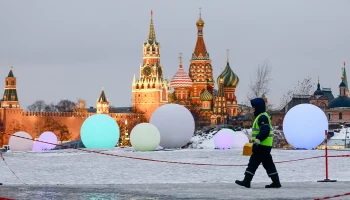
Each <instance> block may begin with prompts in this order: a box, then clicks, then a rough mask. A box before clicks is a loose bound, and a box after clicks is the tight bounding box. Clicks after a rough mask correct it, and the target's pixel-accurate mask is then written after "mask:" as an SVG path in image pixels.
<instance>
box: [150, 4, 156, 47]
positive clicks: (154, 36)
mask: <svg viewBox="0 0 350 200" xmlns="http://www.w3.org/2000/svg"><path fill="white" fill-rule="evenodd" d="M148 42H149V43H153V42H156V33H155V31H154V25H153V11H152V10H151V22H150V25H149V31H148Z"/></svg>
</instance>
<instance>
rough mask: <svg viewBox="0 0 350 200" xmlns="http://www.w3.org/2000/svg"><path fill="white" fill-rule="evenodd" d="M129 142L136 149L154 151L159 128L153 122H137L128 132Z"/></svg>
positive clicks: (157, 143) (158, 140)
mask: <svg viewBox="0 0 350 200" xmlns="http://www.w3.org/2000/svg"><path fill="white" fill-rule="evenodd" d="M130 143H131V145H132V147H133V148H134V149H135V150H136V151H154V150H156V148H157V147H158V145H159V143H160V133H159V130H158V129H157V127H156V126H154V125H153V124H149V123H142V124H138V125H137V126H135V127H134V128H133V129H132V131H131V133H130Z"/></svg>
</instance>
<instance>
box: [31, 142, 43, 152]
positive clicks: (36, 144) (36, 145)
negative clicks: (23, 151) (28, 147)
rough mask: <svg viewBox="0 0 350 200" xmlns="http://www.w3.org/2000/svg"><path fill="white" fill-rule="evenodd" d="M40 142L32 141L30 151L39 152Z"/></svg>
mask: <svg viewBox="0 0 350 200" xmlns="http://www.w3.org/2000/svg"><path fill="white" fill-rule="evenodd" d="M41 150H42V149H41V146H40V142H37V141H34V143H33V149H32V151H41Z"/></svg>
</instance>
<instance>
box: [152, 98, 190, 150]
mask: <svg viewBox="0 0 350 200" xmlns="http://www.w3.org/2000/svg"><path fill="white" fill-rule="evenodd" d="M150 123H151V124H153V125H155V126H156V127H157V128H158V130H159V133H160V144H159V145H160V146H162V147H164V148H181V147H183V146H185V145H186V144H187V143H188V142H189V141H190V139H191V138H192V136H193V133H194V119H193V116H192V114H191V112H190V111H189V110H188V109H187V108H185V107H184V106H181V105H179V104H165V105H163V106H161V107H159V108H158V109H157V110H155V111H154V113H153V114H152V117H151V120H150Z"/></svg>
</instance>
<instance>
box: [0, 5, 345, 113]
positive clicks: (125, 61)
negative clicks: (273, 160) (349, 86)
mask: <svg viewBox="0 0 350 200" xmlns="http://www.w3.org/2000/svg"><path fill="white" fill-rule="evenodd" d="M199 7H202V17H203V20H204V21H205V27H204V31H203V32H204V39H205V43H206V46H207V50H208V52H209V54H210V58H211V59H212V66H213V69H214V75H215V77H217V76H218V75H219V74H220V71H222V70H223V69H224V67H225V62H226V49H230V64H231V67H232V69H233V71H234V72H235V73H236V74H237V75H238V76H239V78H240V83H239V85H238V87H237V90H236V91H237V92H236V96H237V98H238V102H239V103H240V102H245V101H246V96H247V95H246V94H247V92H248V90H249V82H250V77H251V76H252V73H253V72H254V68H256V67H257V66H258V65H259V64H260V63H262V62H263V61H264V60H266V59H268V60H269V61H270V63H271V65H272V67H273V68H272V78H273V80H272V82H271V85H270V92H269V93H268V94H267V97H268V99H269V101H270V102H271V103H273V104H275V105H278V104H279V103H280V99H281V97H282V95H283V93H285V92H286V91H287V90H288V89H291V88H293V87H294V86H295V85H297V82H298V80H302V79H304V78H306V77H308V76H310V77H312V78H313V81H314V82H315V84H316V82H317V77H318V76H319V77H320V82H321V86H323V87H331V88H332V91H333V94H334V95H335V96H338V94H339V92H338V85H339V83H340V76H341V67H342V65H343V62H344V61H349V64H350V23H349V19H350V11H349V8H350V1H348V0H337V1H331V0H329V1H323V0H308V1H305V0H293V1H292V0H289V1H281V0H275V1H272V0H270V1H269V0H264V1H261V0H256V1H246V0H241V1H234V0H220V1H213V0H207V1H205V0H191V1H189V0H176V1H164V0H163V1H162V0H158V1H156V0H147V1H145V0H139V1H136V0H120V1H118V0H103V1H98V0H74V1H71V0H56V1H47V0H30V1H29V0H17V1H15V0H0V77H3V78H5V77H6V76H7V74H8V72H9V70H10V66H11V65H14V69H13V71H14V75H15V76H16V77H17V80H18V83H17V88H18V95H19V100H20V103H21V107H23V108H26V107H27V106H28V105H30V104H32V103H33V102H35V101H36V100H39V99H42V100H45V101H46V102H48V103H50V102H54V103H57V102H58V101H59V100H60V99H70V100H74V101H76V100H77V98H78V97H80V98H83V99H85V100H86V102H87V106H94V107H95V105H96V99H97V97H98V96H99V94H100V92H101V88H102V87H104V88H105V93H106V96H107V98H108V99H109V101H110V103H111V105H114V106H130V105H131V83H132V79H133V75H134V73H136V76H137V77H138V76H139V66H140V63H141V62H142V44H143V42H144V41H145V39H146V37H147V35H148V28H149V21H150V10H151V9H152V10H153V15H154V25H155V31H156V37H157V40H158V41H159V42H160V43H161V64H162V65H163V67H164V75H165V77H168V76H170V78H171V77H172V76H173V75H174V73H175V72H176V71H177V69H178V64H179V62H178V53H179V52H182V53H183V59H184V63H183V65H184V68H185V69H186V71H187V72H188V68H189V60H190V58H191V54H192V52H193V51H194V47H195V43H196V38H197V28H196V25H195V24H196V21H197V19H198V14H199ZM215 79H216V78H215ZM0 83H1V84H0V87H1V88H3V86H4V81H1V82H0ZM315 87H316V86H315ZM315 89H316V88H315Z"/></svg>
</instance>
